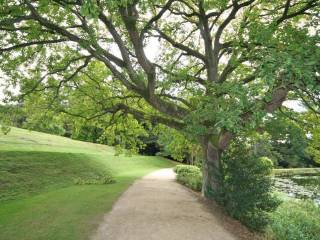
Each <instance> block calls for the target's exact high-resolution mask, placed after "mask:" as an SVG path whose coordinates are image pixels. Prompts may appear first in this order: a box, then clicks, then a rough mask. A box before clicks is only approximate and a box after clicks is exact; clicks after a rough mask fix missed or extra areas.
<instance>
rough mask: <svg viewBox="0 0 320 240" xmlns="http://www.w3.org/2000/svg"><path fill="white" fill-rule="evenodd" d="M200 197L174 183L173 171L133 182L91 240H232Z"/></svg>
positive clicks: (231, 235)
mask: <svg viewBox="0 0 320 240" xmlns="http://www.w3.org/2000/svg"><path fill="white" fill-rule="evenodd" d="M224 226H225V224H224V220H222V219H221V218H220V217H219V214H218V215H217V216H216V214H213V213H212V211H210V210H209V209H208V207H207V206H206V204H204V203H203V202H201V201H199V197H198V196H197V195H196V194H195V193H193V192H192V191H189V190H188V189H186V188H185V187H183V186H181V185H180V184H179V183H177V182H175V174H174V172H173V171H172V169H162V170H159V171H156V172H153V173H151V174H149V175H147V176H145V177H144V178H143V179H141V180H138V181H136V182H135V183H134V184H133V185H132V186H131V187H130V188H129V189H128V190H127V191H126V192H125V193H124V194H123V195H122V196H121V197H120V198H119V200H118V201H117V202H116V203H115V205H114V207H113V209H112V210H111V212H109V213H108V214H107V215H106V216H105V218H104V221H103V222H102V223H101V225H100V227H99V228H98V230H97V232H96V234H95V235H94V236H93V238H92V239H94V240H235V239H238V238H237V237H235V235H234V234H232V233H231V232H230V231H228V230H226V229H225V228H224Z"/></svg>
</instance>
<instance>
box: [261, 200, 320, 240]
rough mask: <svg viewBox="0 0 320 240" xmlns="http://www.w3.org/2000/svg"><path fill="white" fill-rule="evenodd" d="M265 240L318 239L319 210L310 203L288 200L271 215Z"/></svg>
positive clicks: (319, 225)
mask: <svg viewBox="0 0 320 240" xmlns="http://www.w3.org/2000/svg"><path fill="white" fill-rule="evenodd" d="M271 220H272V221H271V224H270V226H269V228H268V230H267V239H273V240H317V239H319V238H320V208H319V207H317V206H316V205H315V204H314V203H313V202H311V201H302V200H289V201H285V202H283V203H282V204H281V205H280V206H279V208H278V209H277V211H275V212H274V213H272V214H271Z"/></svg>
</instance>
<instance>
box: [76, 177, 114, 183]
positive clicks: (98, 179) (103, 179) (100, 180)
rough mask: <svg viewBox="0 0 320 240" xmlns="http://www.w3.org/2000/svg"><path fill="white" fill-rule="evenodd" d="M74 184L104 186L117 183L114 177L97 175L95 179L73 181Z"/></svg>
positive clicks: (79, 178)
mask: <svg viewBox="0 0 320 240" xmlns="http://www.w3.org/2000/svg"><path fill="white" fill-rule="evenodd" d="M73 182H74V184H77V185H102V184H110V183H115V180H114V179H113V178H112V176H109V175H103V176H102V175H97V176H95V177H90V178H81V177H78V178H75V179H74V180H73Z"/></svg>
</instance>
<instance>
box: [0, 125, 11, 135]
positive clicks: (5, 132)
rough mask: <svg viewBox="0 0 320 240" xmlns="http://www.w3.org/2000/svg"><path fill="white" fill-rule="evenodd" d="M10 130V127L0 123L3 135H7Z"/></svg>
mask: <svg viewBox="0 0 320 240" xmlns="http://www.w3.org/2000/svg"><path fill="white" fill-rule="evenodd" d="M10 131H11V128H10V127H9V126H6V125H1V132H2V133H3V134H4V135H7V134H8V133H9V132H10Z"/></svg>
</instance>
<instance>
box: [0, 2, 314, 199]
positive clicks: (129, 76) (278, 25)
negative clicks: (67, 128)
mask: <svg viewBox="0 0 320 240" xmlns="http://www.w3.org/2000/svg"><path fill="white" fill-rule="evenodd" d="M0 39H1V40H0V64H1V65H0V69H1V71H2V72H4V73H5V79H6V80H7V81H8V82H10V84H17V85H19V86H20V88H21V95H20V97H25V96H27V95H29V94H35V95H38V96H39V95H41V96H42V97H45V98H47V99H50V102H51V105H52V106H53V107H57V108H58V109H59V110H60V111H63V112H66V113H68V114H72V115H75V116H83V117H86V118H87V119H91V118H94V117H99V116H102V115H104V114H111V115H112V116H116V115H117V116H129V118H132V117H134V118H135V119H138V120H139V121H149V122H152V123H161V124H164V125H167V126H169V127H172V128H175V129H177V130H179V131H183V132H185V133H187V134H189V136H193V137H194V138H195V139H197V140H198V141H199V143H201V145H202V147H203V150H204V156H205V161H204V163H203V176H204V180H203V181H204V182H203V193H204V194H208V193H210V191H212V190H213V191H214V190H217V188H218V187H219V186H218V183H217V181H216V174H215V173H219V171H218V169H219V164H220V156H221V154H222V153H223V151H225V149H226V148H227V147H228V144H229V143H230V141H231V140H232V138H233V137H235V136H236V135H237V134H238V133H239V132H240V131H242V130H245V129H256V128H257V127H259V122H260V121H261V120H262V119H263V118H264V116H266V114H268V113H269V114H270V113H273V112H274V111H276V110H277V109H278V108H279V107H281V105H282V103H283V101H285V100H286V99H287V98H288V97H299V96H300V97H301V96H310V95H313V96H319V85H320V84H319V83H320V79H319V59H320V58H319V57H320V52H319V1H318V0H232V1H230V0H121V1H120V0H38V1H31V0H21V1H20V0H1V1H0ZM152 43H153V45H152ZM146 46H149V48H146ZM150 46H154V49H152V48H150ZM146 49H148V51H155V52H154V54H153V55H155V57H153V58H150V57H149V58H148V56H150V54H149V53H148V52H146ZM80 93H81V94H80ZM71 96H72V97H71ZM74 105H78V106H80V107H78V108H77V111H74V110H73V111H72V109H74V108H72V107H73V106H74ZM82 107H83V111H81V108H82ZM84 110H85V112H84ZM111 120H113V118H112V117H111Z"/></svg>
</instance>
